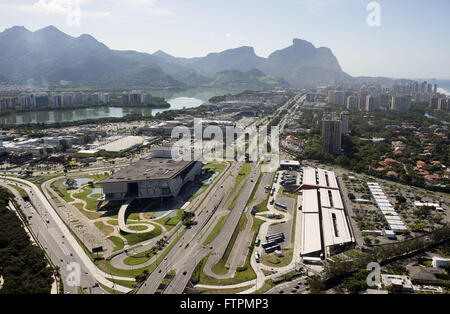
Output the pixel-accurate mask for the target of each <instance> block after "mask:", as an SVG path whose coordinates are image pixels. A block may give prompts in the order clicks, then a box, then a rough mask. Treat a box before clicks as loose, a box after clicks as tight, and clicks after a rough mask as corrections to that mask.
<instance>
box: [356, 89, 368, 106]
mask: <svg viewBox="0 0 450 314" xmlns="http://www.w3.org/2000/svg"><path fill="white" fill-rule="evenodd" d="M368 95H369V92H368V91H366V90H361V91H360V92H359V99H358V105H359V110H365V109H366V100H367V96H368Z"/></svg>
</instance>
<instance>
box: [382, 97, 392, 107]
mask: <svg viewBox="0 0 450 314" xmlns="http://www.w3.org/2000/svg"><path fill="white" fill-rule="evenodd" d="M391 100H392V97H391V96H390V95H389V94H381V95H380V109H381V110H389V109H391Z"/></svg>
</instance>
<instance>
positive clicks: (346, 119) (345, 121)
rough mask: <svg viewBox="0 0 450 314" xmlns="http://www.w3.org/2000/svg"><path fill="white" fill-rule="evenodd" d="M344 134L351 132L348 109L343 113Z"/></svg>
mask: <svg viewBox="0 0 450 314" xmlns="http://www.w3.org/2000/svg"><path fill="white" fill-rule="evenodd" d="M341 123H342V134H344V135H347V134H348V133H349V132H350V125H349V124H350V118H349V113H348V111H344V112H342V113H341Z"/></svg>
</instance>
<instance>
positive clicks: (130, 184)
mask: <svg viewBox="0 0 450 314" xmlns="http://www.w3.org/2000/svg"><path fill="white" fill-rule="evenodd" d="M202 167H203V164H202V162H199V161H176V160H174V159H172V158H153V159H150V160H141V161H139V162H137V163H136V164H134V165H132V166H129V167H127V168H125V169H123V170H121V171H119V172H117V173H115V174H113V175H112V176H110V177H109V178H107V179H105V180H103V181H101V182H99V184H100V185H101V186H102V187H103V192H104V194H105V199H106V200H117V201H119V200H120V201H123V200H128V199H134V198H136V199H155V198H171V197H177V196H178V194H179V193H180V191H181V188H182V187H183V186H184V185H185V184H187V183H188V182H192V181H194V180H195V177H196V176H197V175H199V174H200V173H201V171H202Z"/></svg>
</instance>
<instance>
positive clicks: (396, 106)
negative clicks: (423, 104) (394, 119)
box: [391, 95, 411, 111]
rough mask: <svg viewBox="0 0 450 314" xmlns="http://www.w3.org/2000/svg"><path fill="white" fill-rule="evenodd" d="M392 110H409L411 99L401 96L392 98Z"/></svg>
mask: <svg viewBox="0 0 450 314" xmlns="http://www.w3.org/2000/svg"><path fill="white" fill-rule="evenodd" d="M391 109H392V110H400V111H407V110H410V109H411V97H410V96H406V95H402V96H392V105H391Z"/></svg>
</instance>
